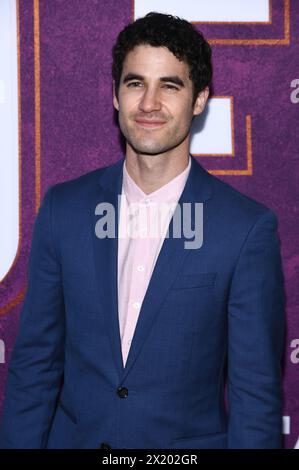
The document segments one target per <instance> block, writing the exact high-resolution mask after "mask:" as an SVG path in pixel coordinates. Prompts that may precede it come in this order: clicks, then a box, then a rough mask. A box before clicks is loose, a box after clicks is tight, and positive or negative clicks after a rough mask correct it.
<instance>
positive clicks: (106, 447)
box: [100, 442, 111, 450]
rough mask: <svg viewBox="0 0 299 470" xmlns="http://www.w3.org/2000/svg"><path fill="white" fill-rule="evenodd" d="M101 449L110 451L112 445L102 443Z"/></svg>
mask: <svg viewBox="0 0 299 470" xmlns="http://www.w3.org/2000/svg"><path fill="white" fill-rule="evenodd" d="M100 449H106V450H109V449H111V447H110V445H109V444H107V443H106V442H102V444H101V446H100Z"/></svg>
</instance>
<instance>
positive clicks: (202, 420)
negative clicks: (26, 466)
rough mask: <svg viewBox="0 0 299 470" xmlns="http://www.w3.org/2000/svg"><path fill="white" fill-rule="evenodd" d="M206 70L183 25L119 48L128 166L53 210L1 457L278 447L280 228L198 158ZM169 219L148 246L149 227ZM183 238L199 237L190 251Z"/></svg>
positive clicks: (27, 310) (160, 20) (17, 358)
mask: <svg viewBox="0 0 299 470" xmlns="http://www.w3.org/2000/svg"><path fill="white" fill-rule="evenodd" d="M210 57H211V53H210V47H209V45H208V44H207V42H206V41H205V40H204V38H203V37H202V35H201V34H200V33H198V32H197V31H196V30H195V29H194V28H193V27H192V26H191V25H190V23H188V22H186V21H184V20H181V19H178V18H176V17H172V16H167V15H162V14H157V13H151V14H149V15H147V16H146V17H144V18H141V19H138V20H137V21H135V22H134V23H132V24H131V25H129V26H128V27H126V28H125V29H124V30H123V31H122V32H121V33H120V35H119V37H118V39H117V43H116V45H115V47H114V50H113V78H114V98H113V100H114V106H115V108H116V110H117V111H118V113H119V123H120V128H121V130H122V133H123V135H124V136H125V139H126V156H125V158H122V159H121V160H120V161H118V162H117V163H116V164H114V165H111V166H109V167H106V168H102V169H99V170H96V171H94V172H91V173H88V174H87V175H84V176H82V177H81V178H78V179H76V180H73V181H69V182H66V183H63V184H59V185H55V186H53V187H51V188H50V189H49V190H48V192H47V194H46V196H45V197H44V200H43V203H42V206H41V208H40V211H39V214H38V217H37V220H36V224H35V230H34V237H33V243H32V249H31V256H30V275H29V286H28V292H27V296H26V300H25V303H24V308H23V312H22V315H21V324H20V331H19V335H18V338H17V341H16V345H15V348H14V351H13V354H12V358H11V362H10V368H9V374H8V384H7V391H6V401H5V406H4V415H3V422H2V428H1V445H2V447H7V448H46V447H47V448H99V447H100V448H103V449H105V448H106V449H109V448H170V449H171V448H174V449H175V448H198V449H200V448H210V449H211V448H279V447H280V445H281V356H282V351H283V336H284V319H283V304H284V300H283V277H282V271H281V260H280V253H279V244H278V240H277V235H276V227H277V222H276V217H275V215H274V214H273V213H272V212H271V211H270V210H269V209H267V208H266V207H265V206H263V205H261V204H259V203H257V202H255V201H254V200H252V199H249V198H247V197H246V196H244V195H242V194H240V193H239V192H237V191H236V190H234V189H233V188H231V187H230V186H229V185H227V184H225V183H224V182H221V181H220V180H218V179H216V178H215V177H213V176H212V175H210V174H208V173H207V172H206V171H205V170H204V169H203V168H202V167H201V166H200V165H199V164H198V163H197V162H196V160H195V159H194V158H193V157H192V156H190V155H189V143H190V127H191V123H192V119H193V117H194V116H196V115H198V114H200V113H201V112H202V111H203V109H204V107H205V104H206V101H207V98H208V93H209V83H210V79H211V63H210ZM120 195H122V196H121V198H119V196H120ZM119 202H120V204H118V203H119ZM163 204H164V206H165V204H166V206H167V207H168V208H169V211H168V213H167V211H164V212H163V211H162V212H161V211H159V207H160V206H161V205H163ZM132 205H134V207H136V206H137V210H136V211H135V210H134V211H133V210H131V209H132ZM188 205H189V206H190V205H191V210H189V209H188V207H189V206H188ZM152 206H153V207H156V209H157V207H158V212H157V210H156V212H155V211H152V212H151V211H150V210H148V208H149V207H152ZM111 208H115V209H116V221H115V225H114V223H113V221H112V223H111V220H112V219H113V217H111V212H110V209H111ZM144 208H145V210H144ZM185 208H187V209H188V210H187V209H186V210H185ZM198 209H199V210H198ZM138 210H139V211H140V212H138ZM118 211H119V212H118ZM108 213H109V216H108ZM186 213H187V215H186ZM140 214H141V215H140ZM178 215H182V217H181V218H179V217H177V216H178ZM198 215H203V218H201V217H199V216H198ZM185 216H186V217H185ZM158 217H159V220H160V222H161V223H160V225H159V230H158V236H151V233H150V232H149V230H148V227H149V226H147V227H144V226H143V224H145V222H146V221H149V225H150V226H151V227H152V226H153V224H155V222H156V221H157V218H158ZM167 217H168V219H167ZM169 219H171V220H170V222H169ZM167 220H168V222H167ZM178 221H179V222H178ZM132 224H133V225H132ZM186 225H187V228H188V229H190V230H191V231H193V232H192V233H193V234H194V238H196V237H198V234H200V233H201V231H202V240H199V242H198V240H197V242H198V243H196V244H195V246H192V245H187V243H188V241H189V243H192V242H190V240H188V238H190V237H188V236H185V233H186V230H185V229H186ZM132 226H133V228H134V230H135V233H134V236H129V235H132V231H134V230H132ZM136 227H137V229H136ZM128 228H129V230H127V229H128ZM179 228H183V229H184V230H185V231H184V230H183V233H182V235H181V236H175V233H174V232H176V233H177V232H178V229H179ZM139 229H140V230H139ZM142 229H143V230H144V229H145V231H143V232H142ZM130 230H131V231H130ZM190 230H189V232H190ZM138 231H140V233H137V236H136V232H138ZM166 231H167V233H166ZM121 233H122V236H121ZM155 233H156V235H157V231H156V232H155ZM126 234H127V235H126ZM114 235H115V236H114ZM200 238H201V237H200ZM226 381H227V389H228V397H227V398H228V400H227V401H228V403H227V405H228V410H227V411H226V406H225V400H224V388H225V383H226Z"/></svg>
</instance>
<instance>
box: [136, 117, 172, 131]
mask: <svg viewBox="0 0 299 470" xmlns="http://www.w3.org/2000/svg"><path fill="white" fill-rule="evenodd" d="M135 122H136V123H137V124H138V126H141V127H145V128H147V129H154V128H159V127H162V126H164V124H166V121H146V120H143V119H136V120H135Z"/></svg>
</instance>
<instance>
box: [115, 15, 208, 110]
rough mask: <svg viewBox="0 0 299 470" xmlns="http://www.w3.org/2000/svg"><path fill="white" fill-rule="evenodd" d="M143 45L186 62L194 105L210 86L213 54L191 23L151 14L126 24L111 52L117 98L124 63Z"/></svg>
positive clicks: (176, 18) (170, 16)
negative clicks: (137, 47)
mask: <svg viewBox="0 0 299 470" xmlns="http://www.w3.org/2000/svg"><path fill="white" fill-rule="evenodd" d="M141 44H148V45H150V46H153V47H167V48H168V49H169V50H170V51H171V52H172V53H173V54H174V55H175V56H176V57H177V59H179V60H183V61H184V62H186V63H187V65H188V66H189V70H190V73H189V77H190V79H191V81H192V82H193V98H194V102H195V100H196V97H197V95H198V93H199V92H201V91H202V90H203V89H204V88H205V87H206V86H208V85H209V84H210V82H211V79H212V65H211V55H212V51H211V47H210V45H209V44H208V42H207V41H206V40H205V38H204V37H203V35H202V34H201V33H200V32H199V31H197V30H196V29H195V28H194V27H193V25H192V24H191V23H189V22H188V21H186V20H183V19H181V18H178V17H177V16H172V15H166V14H162V13H156V12H151V13H148V14H147V15H146V16H144V17H143V18H139V19H137V20H136V21H134V22H133V23H130V24H129V25H127V26H126V27H125V28H124V29H123V30H122V31H121V32H120V33H119V35H118V37H117V41H116V43H115V45H114V47H113V50H112V57H113V64H112V77H113V79H114V81H115V90H116V95H118V89H119V84H120V77H121V73H122V68H123V63H124V60H125V58H126V56H127V54H128V53H129V52H130V51H132V50H133V49H134V47H136V46H139V45H141Z"/></svg>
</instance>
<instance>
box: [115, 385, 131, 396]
mask: <svg viewBox="0 0 299 470" xmlns="http://www.w3.org/2000/svg"><path fill="white" fill-rule="evenodd" d="M117 395H118V396H119V397H120V398H127V396H128V395H129V390H128V389H127V388H126V387H118V389H117Z"/></svg>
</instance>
